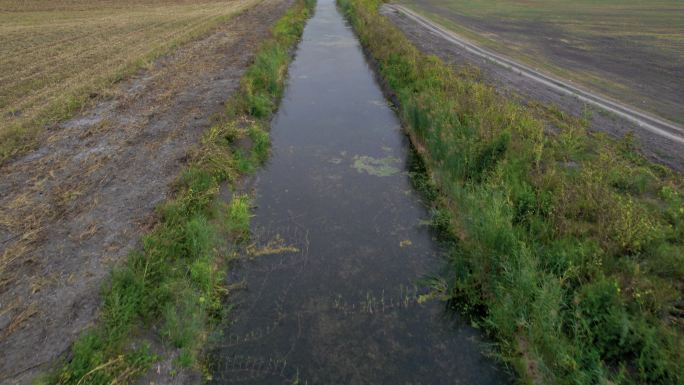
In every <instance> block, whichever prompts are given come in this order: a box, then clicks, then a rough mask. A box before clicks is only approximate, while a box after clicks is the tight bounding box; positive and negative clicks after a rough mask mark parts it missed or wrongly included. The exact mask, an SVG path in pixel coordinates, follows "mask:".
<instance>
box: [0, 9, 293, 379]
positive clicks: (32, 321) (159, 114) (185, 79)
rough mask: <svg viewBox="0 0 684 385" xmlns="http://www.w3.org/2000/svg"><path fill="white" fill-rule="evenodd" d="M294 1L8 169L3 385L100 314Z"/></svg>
mask: <svg viewBox="0 0 684 385" xmlns="http://www.w3.org/2000/svg"><path fill="white" fill-rule="evenodd" d="M289 3H290V1H288V0H264V1H263V2H261V3H260V4H258V5H256V6H254V7H253V8H251V9H249V10H247V11H245V12H243V13H242V14H240V15H238V16H236V17H235V18H233V19H231V20H230V21H228V22H227V23H225V24H223V25H221V26H220V27H218V28H217V30H215V31H214V32H212V33H211V34H210V35H209V36H207V37H205V38H203V39H201V40H199V41H196V42H193V43H190V44H188V45H186V46H184V47H182V48H181V49H179V50H178V51H176V52H175V53H173V54H171V55H169V56H167V57H164V58H162V59H160V60H159V61H157V62H156V63H155V64H154V65H153V66H152V68H150V69H149V70H145V71H141V72H140V73H138V74H137V75H135V76H134V77H132V78H131V79H129V80H127V81H124V82H123V83H122V84H120V85H119V86H118V89H117V92H116V96H115V97H113V98H112V99H110V100H107V101H102V102H100V103H99V104H97V106H96V107H95V108H93V109H92V110H90V111H86V112H84V113H82V114H80V116H78V117H76V118H74V119H71V120H69V121H67V122H64V123H62V124H60V125H58V126H55V127H52V128H50V129H49V130H48V132H47V133H46V134H45V135H44V137H43V138H42V139H41V143H42V144H41V145H40V147H39V148H38V149H37V150H35V151H34V152H32V153H30V154H27V155H25V156H22V157H20V158H18V159H15V160H13V161H10V162H7V163H5V164H4V165H2V166H0V175H2V178H1V179H0V384H27V383H30V382H31V381H32V379H34V378H35V377H36V376H37V375H38V374H39V373H40V372H41V371H42V370H44V369H45V368H47V367H48V365H49V364H50V363H51V362H53V361H54V360H55V359H56V358H58V357H59V356H61V355H63V353H64V352H65V351H67V349H68V348H69V347H70V345H71V344H72V342H73V341H74V339H75V338H76V337H77V336H78V335H79V333H80V332H81V331H82V330H83V329H84V328H86V327H88V326H89V325H92V323H93V322H94V321H95V320H96V318H97V314H98V308H99V306H100V297H99V292H100V288H101V286H102V285H103V282H104V280H105V279H106V278H107V276H108V273H109V271H110V270H111V268H112V267H113V266H114V265H115V264H117V263H118V262H120V261H122V260H123V259H124V257H125V256H126V255H127V254H128V253H129V252H130V251H131V250H132V249H133V248H135V247H136V246H137V244H138V242H139V239H140V235H141V234H142V233H144V232H145V231H146V230H147V229H149V228H150V227H151V226H152V225H153V224H154V220H155V218H154V214H153V212H154V208H155V207H156V206H157V205H158V204H159V203H161V202H163V201H164V200H165V199H167V198H168V197H169V195H170V193H171V192H172V184H173V181H174V179H175V177H176V176H177V175H178V173H179V172H180V170H181V169H182V167H183V165H184V164H185V155H186V154H187V153H188V151H189V150H190V149H191V148H192V147H193V146H195V145H196V144H197V143H198V141H199V139H200V137H201V134H202V132H203V131H204V130H205V129H206V128H208V127H209V125H210V124H211V117H212V116H213V115H215V114H216V113H218V112H220V111H222V108H223V103H224V102H225V101H226V100H227V99H228V98H229V96H230V95H231V93H232V92H233V91H234V90H235V89H236V88H237V86H238V84H239V78H240V77H241V75H242V73H243V71H244V69H245V68H246V67H247V65H249V63H250V62H251V60H252V59H253V56H254V53H255V50H256V48H257V46H258V43H259V42H260V41H261V40H262V39H263V38H264V37H266V36H267V35H268V31H269V27H270V25H271V24H272V23H273V22H274V21H275V20H276V19H277V18H278V17H279V16H280V15H282V13H283V12H284V10H285V9H286V7H287V5H288V4H289Z"/></svg>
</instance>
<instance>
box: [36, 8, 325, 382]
mask: <svg viewBox="0 0 684 385" xmlns="http://www.w3.org/2000/svg"><path fill="white" fill-rule="evenodd" d="M312 9H313V7H312V4H311V3H310V2H309V1H305V0H302V1H298V2H297V3H296V4H295V5H294V6H293V7H292V8H291V9H290V10H288V11H287V13H286V14H285V15H284V16H283V17H282V18H281V19H280V20H279V21H278V22H277V23H276V24H275V25H274V27H273V28H272V37H271V38H270V39H269V40H267V41H266V42H264V43H263V45H262V46H261V48H260V49H259V51H258V53H257V56H256V58H255V62H254V64H252V65H251V66H250V67H249V69H248V70H247V72H246V74H245V75H244V77H243V79H242V81H241V85H240V89H239V91H238V92H236V94H235V95H234V96H233V97H232V98H231V99H230V100H229V102H228V104H227V109H226V112H225V114H223V115H222V116H221V117H219V118H218V120H217V122H216V123H215V124H214V125H213V126H212V127H211V128H210V129H209V130H208V131H207V132H206V134H205V136H204V138H203V141H202V144H201V146H200V147H199V148H198V149H197V150H196V151H194V152H193V153H192V154H191V156H190V159H191V160H190V165H189V167H188V168H187V170H186V171H185V172H184V173H183V174H182V175H181V176H180V177H179V179H178V182H177V191H176V194H175V198H174V199H173V200H171V201H170V202H167V203H166V204H164V205H163V206H162V207H160V208H159V217H160V219H159V223H158V224H157V226H156V228H155V229H154V230H153V231H152V232H151V233H150V234H148V235H146V236H144V237H143V242H142V244H143V248H142V250H140V251H137V252H134V253H132V254H131V255H130V257H129V258H128V260H127V262H126V263H125V264H123V266H121V267H120V268H117V269H116V270H115V271H114V272H113V274H112V278H111V280H110V283H109V284H108V285H107V286H106V287H105V288H104V290H103V294H102V298H103V304H104V305H103V307H102V311H101V314H100V320H99V324H98V326H96V327H95V328H93V329H92V330H89V331H87V332H85V334H84V335H83V336H81V337H80V338H79V339H78V340H77V342H76V343H75V344H74V346H73V349H72V351H71V352H70V354H69V356H68V358H67V360H66V361H65V362H64V363H63V365H62V366H61V367H59V368H58V369H57V370H55V371H54V372H53V373H52V374H50V375H49V376H48V377H47V378H45V379H43V380H42V382H43V383H51V384H85V383H87V384H113V383H121V382H125V381H127V380H130V378H132V377H133V376H134V375H136V374H138V373H140V372H142V371H144V370H145V369H146V368H148V367H149V365H150V364H151V363H152V362H154V361H156V360H157V359H158V358H159V357H155V356H154V355H153V354H152V353H151V352H150V348H149V344H147V343H145V342H141V340H142V341H144V336H145V335H148V333H150V332H149V330H150V329H151V328H152V327H153V326H154V327H155V328H157V330H158V331H159V334H160V335H159V337H160V339H161V340H162V341H163V342H164V344H165V345H166V346H168V348H169V349H171V350H177V352H178V355H177V358H176V360H175V364H176V365H177V366H178V367H189V366H195V367H197V365H198V355H199V354H200V353H201V351H202V347H203V346H202V345H203V343H204V342H205V340H206V336H207V334H208V332H209V330H210V329H211V328H212V326H213V325H215V324H216V322H217V321H218V320H219V319H221V317H222V316H223V314H222V313H224V312H225V310H224V309H223V308H222V302H223V297H224V296H225V295H226V294H228V292H229V291H230V288H228V287H225V285H224V284H225V269H226V265H227V261H228V260H229V258H230V256H231V254H232V251H231V247H230V245H226V239H229V240H230V241H228V243H231V244H235V243H238V242H240V241H242V240H244V239H245V238H246V237H247V235H248V232H249V218H250V200H249V197H247V196H244V195H236V196H234V197H233V198H232V200H231V202H230V203H229V204H222V203H220V202H216V196H217V193H218V190H219V186H220V184H222V183H223V182H228V183H233V182H235V181H236V180H237V178H239V177H240V175H242V174H244V173H246V172H251V171H253V170H255V169H256V167H258V165H259V164H261V163H262V162H263V161H264V160H265V159H266V158H267V156H268V151H269V145H270V142H269V135H268V131H267V130H268V127H269V119H270V117H271V115H272V113H273V112H274V110H275V109H276V107H277V103H278V101H279V99H280V97H281V95H282V92H283V87H284V80H285V76H286V73H287V66H288V64H289V61H290V58H291V57H290V49H291V47H292V46H293V45H294V44H295V43H296V42H297V41H298V39H299V37H300V36H301V33H302V30H303V26H304V23H305V22H306V20H307V18H308V15H309V14H310V12H311V11H312ZM246 137H249V138H250V139H251V146H249V148H248V149H245V148H239V147H238V146H237V145H236V144H235V142H236V141H237V140H238V139H241V138H246Z"/></svg>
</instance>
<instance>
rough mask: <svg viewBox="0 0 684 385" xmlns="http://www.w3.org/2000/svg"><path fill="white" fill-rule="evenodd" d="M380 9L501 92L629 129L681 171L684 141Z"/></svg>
mask: <svg viewBox="0 0 684 385" xmlns="http://www.w3.org/2000/svg"><path fill="white" fill-rule="evenodd" d="M381 12H382V13H383V14H384V15H385V16H387V17H388V18H389V19H390V20H391V21H392V23H394V25H396V26H397V27H398V28H399V29H401V30H402V32H404V34H405V35H406V37H407V38H408V39H409V40H410V41H411V42H412V43H413V44H414V45H415V46H416V47H417V48H418V49H420V50H421V51H423V52H425V53H428V54H433V55H436V56H438V57H440V58H441V59H442V60H444V61H445V62H447V63H450V64H453V65H456V66H463V65H472V66H475V67H477V68H479V69H480V73H481V75H482V78H483V80H485V81H486V82H488V83H490V84H492V85H493V86H495V87H496V88H497V89H498V90H499V91H500V92H502V93H505V94H508V95H511V96H512V97H515V98H520V99H521V101H522V102H526V103H528V102H532V103H537V102H541V103H543V104H546V105H552V106H557V107H558V108H560V109H561V110H562V111H564V112H567V113H570V114H572V115H573V116H576V117H589V129H590V130H592V131H595V132H606V133H608V134H609V135H611V136H613V137H616V138H622V137H624V136H625V135H626V134H628V133H633V134H634V136H635V138H636V139H637V141H638V143H639V148H640V150H641V151H642V152H643V153H644V155H646V156H647V157H649V158H650V159H652V160H654V161H656V162H659V163H661V164H665V165H667V166H669V167H671V168H673V169H675V170H678V171H684V145H682V144H679V143H676V142H673V141H671V140H669V139H667V138H663V137H660V136H658V135H655V134H653V133H651V132H649V131H646V130H644V129H641V128H640V127H639V126H637V125H636V124H634V123H631V122H630V121H627V120H625V119H622V118H621V117H619V116H617V115H614V114H611V113H609V112H606V111H603V110H601V109H598V108H597V107H593V106H590V105H587V104H586V103H584V102H582V101H580V100H578V99H576V98H574V97H571V96H568V95H566V94H564V93H561V92H558V91H556V90H553V89H551V88H549V87H546V86H544V85H543V84H540V83H538V82H535V81H533V80H531V79H529V78H527V77H524V76H522V75H520V74H518V73H516V72H513V71H511V70H509V69H507V68H504V67H501V66H499V65H497V64H495V63H492V62H490V61H488V60H486V59H483V58H481V57H479V56H476V55H474V54H472V53H469V52H467V51H465V50H464V49H463V48H461V47H460V46H457V45H455V44H453V43H451V42H449V41H448V40H446V39H444V38H443V37H441V36H438V35H436V34H434V33H432V32H431V31H429V30H427V29H425V28H424V27H423V26H421V25H420V24H418V23H416V22H415V21H413V20H411V19H409V18H407V17H405V16H403V15H402V14H400V13H397V12H395V11H394V10H391V9H389V8H387V7H383V8H382V9H381ZM536 33H539V32H536ZM675 83H676V82H675ZM671 84H672V83H671ZM677 92H679V90H677ZM681 99H682V97H679V99H675V100H681ZM680 107H681V106H680ZM550 129H553V128H552V127H550Z"/></svg>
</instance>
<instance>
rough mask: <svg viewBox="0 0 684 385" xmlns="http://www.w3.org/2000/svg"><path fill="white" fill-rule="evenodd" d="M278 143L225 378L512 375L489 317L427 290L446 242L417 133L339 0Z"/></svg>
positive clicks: (309, 53) (308, 57) (227, 340)
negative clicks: (478, 322) (480, 323)
mask: <svg viewBox="0 0 684 385" xmlns="http://www.w3.org/2000/svg"><path fill="white" fill-rule="evenodd" d="M271 142H272V155H271V158H270V159H269V161H268V162H267V164H266V166H265V167H264V168H263V169H262V170H261V171H259V172H258V173H257V176H256V181H255V183H254V191H253V195H254V200H253V204H254V206H255V210H254V217H253V219H252V239H251V242H252V243H251V244H250V245H249V246H247V247H246V248H245V250H244V251H243V258H241V260H240V262H239V263H238V266H236V267H235V268H234V269H232V272H231V275H230V277H229V283H230V284H232V283H237V282H242V283H244V285H245V290H243V291H241V292H239V293H236V294H235V295H233V296H231V299H230V301H231V305H232V306H234V310H233V312H232V313H231V315H230V316H229V318H230V319H229V322H228V323H227V324H226V325H225V328H224V332H223V336H222V337H220V338H218V341H217V342H216V347H215V349H214V350H213V353H212V362H213V363H214V364H213V367H212V372H213V374H212V381H213V383H217V384H219V383H221V384H222V383H233V382H246V383H258V384H276V383H278V384H280V383H288V382H289V383H309V384H341V383H344V384H382V383H387V384H397V383H406V384H408V383H410V384H419V383H424V384H454V383H463V384H500V383H507V382H510V380H509V377H508V376H507V375H506V374H505V373H504V372H503V371H502V370H501V368H499V367H497V365H496V364H495V363H494V360H493V359H491V358H488V357H486V356H485V353H484V351H485V346H484V345H483V343H482V342H481V340H480V337H479V332H478V331H477V330H474V329H472V328H470V327H469V326H467V325H465V324H464V323H463V322H462V321H461V320H460V319H459V318H458V317H456V316H455V315H453V314H449V313H446V312H445V310H444V306H443V305H442V304H441V303H439V302H435V301H430V300H425V299H426V298H427V297H424V296H421V295H422V294H424V293H425V292H426V289H425V288H423V287H422V285H421V281H423V280H424V279H425V278H426V277H427V276H429V275H432V274H434V273H435V272H436V271H437V270H438V269H439V268H440V267H441V266H442V263H443V260H442V253H443V252H444V250H442V249H441V248H440V246H439V244H438V242H437V241H436V240H435V239H434V234H433V233H432V232H431V230H430V228H429V226H428V225H427V224H426V223H428V222H429V220H430V213H429V212H428V211H427V209H426V207H425V205H424V203H423V202H422V201H421V198H420V196H419V195H418V194H417V193H416V192H415V191H414V190H413V188H412V186H411V182H410V177H409V175H408V170H409V164H408V161H409V155H410V154H409V151H410V144H409V141H408V139H407V138H406V136H405V135H404V133H403V132H402V129H401V125H400V122H399V120H398V119H397V117H396V116H395V114H394V112H393V111H392V109H391V108H390V107H389V106H388V105H387V102H386V101H385V99H384V97H383V94H382V92H381V90H380V88H379V86H378V84H377V82H376V80H375V79H374V76H373V73H372V71H371V69H370V68H369V66H368V64H367V62H366V61H365V58H364V56H363V52H362V50H361V47H360V45H359V43H358V41H357V40H356V37H355V36H354V34H353V32H352V30H351V29H350V27H349V26H348V25H347V24H346V23H345V21H344V20H343V18H342V16H341V14H340V13H339V11H338V9H337V8H336V6H335V3H334V2H333V1H332V0H320V1H319V3H318V5H317V8H316V12H315V15H314V17H313V18H312V19H311V20H310V21H309V23H308V24H307V26H306V28H305V30H304V35H303V39H302V42H301V43H300V45H299V48H298V51H297V53H296V57H295V60H294V61H293V63H292V65H291V67H290V70H289V82H288V86H287V88H286V90H285V94H284V98H283V100H282V104H281V106H280V108H279V111H278V113H277V114H276V116H275V118H274V120H273V123H272V127H271Z"/></svg>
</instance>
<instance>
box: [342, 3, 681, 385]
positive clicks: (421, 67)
mask: <svg viewBox="0 0 684 385" xmlns="http://www.w3.org/2000/svg"><path fill="white" fill-rule="evenodd" d="M339 3H340V6H341V7H342V9H343V10H344V11H345V14H346V16H347V18H348V19H349V20H350V22H351V23H352V25H353V27H354V29H355V30H356V32H357V34H358V36H359V38H360V40H361V42H362V44H363V45H364V46H365V47H366V49H367V51H368V52H369V53H370V55H372V56H373V58H374V59H375V62H376V63H377V69H378V72H379V74H380V75H381V77H382V78H383V79H384V80H385V82H386V84H387V85H388V86H389V87H390V88H391V89H392V91H393V92H394V93H395V94H396V96H397V100H398V104H399V106H398V107H399V114H400V117H401V119H402V121H403V123H404V125H405V127H407V130H408V132H409V135H410V136H411V139H412V142H413V143H414V145H415V148H416V150H417V152H418V153H419V154H420V156H421V158H422V160H423V162H422V163H420V162H418V163H415V162H414V163H415V164H416V165H415V166H412V173H413V174H414V175H418V177H415V178H414V184H415V185H416V186H417V187H418V188H420V189H421V191H423V192H425V194H426V195H427V196H429V197H431V198H432V199H434V201H433V202H434V209H433V210H434V216H433V224H434V225H435V227H436V228H437V229H438V230H439V231H440V232H442V233H444V234H445V235H446V236H447V237H448V239H450V240H451V244H452V247H451V252H450V256H449V258H448V268H447V269H446V270H447V273H445V274H444V276H443V277H442V278H440V279H439V280H438V282H436V284H435V289H436V290H439V291H440V293H439V295H437V297H443V298H448V299H449V304H451V305H453V307H454V308H456V309H460V310H463V311H466V312H467V313H468V314H470V315H471V316H472V317H473V320H474V322H475V323H477V324H478V325H480V326H481V327H482V328H483V330H485V331H486V332H488V333H489V334H490V335H491V336H492V337H493V338H494V339H496V340H497V341H498V345H499V352H500V356H501V358H502V359H503V360H504V361H505V362H506V363H508V364H509V365H510V366H512V367H513V368H515V370H516V371H517V373H518V374H519V378H520V381H521V382H529V383H531V382H534V383H550V384H597V383H604V384H605V383H627V384H630V383H661V384H680V383H682V381H684V365H683V362H682V357H684V338H682V337H684V335H683V334H684V333H683V330H684V311H683V310H684V309H683V308H682V303H683V302H682V301H683V298H682V297H683V296H682V293H683V292H684V280H683V279H682V274H681V273H682V268H681V266H682V265H683V263H684V236H682V235H683V233H682V231H684V230H683V226H684V223H683V221H682V218H683V216H684V200H683V198H682V197H684V181H683V179H682V176H681V175H680V174H676V173H674V172H672V171H670V170H668V169H665V168H663V167H662V166H659V165H655V164H652V163H650V162H649V161H647V160H646V159H644V158H643V157H641V156H640V155H639V154H638V153H637V152H636V151H635V149H634V144H633V143H632V139H631V138H630V137H627V138H625V139H624V140H622V141H614V140H611V139H609V138H607V137H605V136H604V135H593V134H589V133H587V132H586V130H585V124H586V122H585V121H584V120H583V119H575V118H572V117H570V116H567V114H563V113H552V112H553V111H551V110H552V109H547V113H544V114H542V113H540V111H539V108H536V107H534V106H530V107H524V106H521V105H519V104H517V103H516V102H514V101H512V100H510V99H508V98H506V97H505V96H503V95H500V94H498V93H497V92H496V91H495V90H494V89H493V88H491V87H490V86H487V85H485V84H484V83H482V82H481V81H480V80H478V78H477V76H473V75H472V74H471V72H472V71H467V70H466V71H464V70H461V69H458V68H452V67H450V66H448V65H445V64H444V63H443V62H441V61H440V60H439V59H438V58H436V57H434V56H428V55H425V54H423V53H421V52H419V51H418V50H417V49H416V48H415V47H414V46H413V45H411V43H410V42H409V41H408V40H407V39H406V37H405V36H404V35H403V34H402V33H401V32H400V31H399V30H398V29H396V28H395V27H394V26H393V25H392V24H391V23H390V22H389V21H388V20H386V19H385V18H384V17H382V16H380V15H379V14H378V12H377V9H378V7H379V5H380V2H379V1H378V0H339ZM546 124H553V125H555V126H557V127H558V128H559V131H560V132H559V133H558V134H550V133H546V132H545V131H544V127H545V125H546ZM420 175H423V176H422V177H421V176H420Z"/></svg>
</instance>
